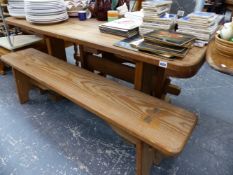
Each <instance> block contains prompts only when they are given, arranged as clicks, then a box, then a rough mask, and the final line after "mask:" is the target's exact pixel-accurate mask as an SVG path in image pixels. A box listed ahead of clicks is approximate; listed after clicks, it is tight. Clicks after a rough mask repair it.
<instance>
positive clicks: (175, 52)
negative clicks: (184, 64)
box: [136, 41, 189, 57]
mask: <svg viewBox="0 0 233 175" xmlns="http://www.w3.org/2000/svg"><path fill="white" fill-rule="evenodd" d="M136 47H137V48H138V49H139V50H142V51H147V52H150V53H154V54H158V55H161V54H162V55H167V56H170V57H185V56H186V54H187V53H188V50H189V49H188V48H181V47H172V46H170V47H169V46H165V45H159V44H154V43H150V42H147V41H143V42H141V43H140V44H138V45H137V46H136Z"/></svg>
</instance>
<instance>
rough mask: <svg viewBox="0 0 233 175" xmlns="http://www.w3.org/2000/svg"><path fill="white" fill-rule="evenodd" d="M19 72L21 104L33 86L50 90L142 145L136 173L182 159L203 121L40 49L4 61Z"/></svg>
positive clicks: (25, 51) (17, 73)
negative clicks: (164, 159)
mask: <svg viewBox="0 0 233 175" xmlns="http://www.w3.org/2000/svg"><path fill="white" fill-rule="evenodd" d="M1 60H2V61H3V62H5V63H7V64H9V65H11V66H12V68H13V73H14V76H15V80H16V85H17V91H18V96H19V100H20V102H21V103H25V102H27V101H28V100H29V95H28V92H29V90H30V89H31V85H32V82H34V81H36V82H37V83H39V84H41V85H43V86H46V87H47V88H49V89H51V90H52V91H55V92H56V93H58V94H60V95H62V96H64V97H66V98H67V99H69V100H71V101H73V102H74V103H76V104H77V105H79V106H81V107H83V108H85V109H87V110H88V111H91V112H92V113H94V114H96V115H97V116H99V117H100V118H102V119H103V120H105V121H107V122H108V123H109V124H110V125H111V126H112V127H113V128H114V129H116V130H117V132H118V133H119V134H121V135H122V136H123V137H125V138H126V139H128V140H129V141H131V142H132V143H133V144H135V145H136V173H137V175H141V174H143V175H147V174H149V172H150V167H151V165H152V163H153V162H154V163H159V161H160V160H161V157H163V156H175V155H177V154H179V153H180V152H181V151H182V150H183V148H184V146H185V144H186V142H187V140H188V139H189V137H190V135H191V132H192V130H193V128H194V127H195V125H196V122H197V117H196V116H195V115H194V114H193V113H190V112H188V111H186V110H184V109H182V108H179V107H175V106H174V105H171V104H168V103H166V102H164V101H162V100H159V99H156V98H154V97H151V96H149V95H146V94H144V93H142V92H139V91H137V90H134V89H130V88H127V87H124V86H121V85H119V84H118V83H116V82H113V81H111V80H109V79H106V78H104V77H101V76H99V75H96V74H94V73H91V72H89V71H87V70H84V69H81V68H79V67H77V66H74V65H70V64H68V63H66V62H64V61H61V60H58V59H56V58H55V57H52V56H49V55H47V54H45V53H42V52H40V51H37V50H35V49H26V50H22V51H18V52H14V53H10V54H7V55H4V56H2V58H1Z"/></svg>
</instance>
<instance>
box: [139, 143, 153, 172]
mask: <svg viewBox="0 0 233 175" xmlns="http://www.w3.org/2000/svg"><path fill="white" fill-rule="evenodd" d="M153 161H154V149H152V148H151V147H150V146H149V145H147V144H145V143H143V142H141V141H139V142H138V143H137V144H136V175H149V174H150V170H151V166H152V164H153Z"/></svg>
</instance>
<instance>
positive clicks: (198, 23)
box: [177, 12, 222, 42]
mask: <svg viewBox="0 0 233 175" xmlns="http://www.w3.org/2000/svg"><path fill="white" fill-rule="evenodd" d="M221 20H222V16H219V15H217V14H215V13H209V12H195V13H191V14H189V15H187V16H185V17H183V18H180V19H178V30H177V32H179V33H184V34H191V35H194V36H195V37H196V38H197V40H201V41H205V42H208V41H209V40H210V39H211V38H212V36H213V35H214V34H215V32H216V31H217V30H218V27H219V23H220V21H221Z"/></svg>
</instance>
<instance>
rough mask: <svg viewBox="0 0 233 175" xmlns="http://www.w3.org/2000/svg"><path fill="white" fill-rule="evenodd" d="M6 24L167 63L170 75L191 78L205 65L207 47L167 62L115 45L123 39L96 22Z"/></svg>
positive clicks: (13, 20)
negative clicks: (99, 27)
mask: <svg viewBox="0 0 233 175" xmlns="http://www.w3.org/2000/svg"><path fill="white" fill-rule="evenodd" d="M7 23H8V24H10V25H14V26H18V27H21V28H24V29H27V30H29V31H30V30H31V31H32V32H33V33H38V34H42V35H45V36H50V37H54V38H58V39H63V40H65V41H69V42H72V43H77V44H80V45H84V46H87V47H90V48H94V49H98V50H102V51H105V52H110V53H114V54H118V55H121V56H123V58H124V59H126V60H127V59H128V60H130V61H131V60H134V61H135V62H137V61H139V62H145V63H149V64H153V65H156V66H158V65H159V62H160V61H161V60H162V61H166V62H167V63H168V66H167V70H168V72H169V74H171V75H173V76H177V77H191V76H193V75H195V74H196V72H197V71H198V70H199V68H200V66H201V65H202V63H203V60H204V56H205V52H206V47H204V48H197V47H193V48H192V49H191V50H190V52H189V53H188V54H187V56H186V57H185V58H183V59H175V60H168V59H162V58H160V57H157V56H152V55H148V54H144V53H142V52H134V51H130V50H127V49H123V48H119V47H115V46H113V44H114V43H116V42H118V41H119V40H122V39H123V38H122V37H119V36H114V35H110V34H105V33H101V32H100V31H99V29H98V25H100V24H101V23H103V22H100V21H97V20H95V19H90V20H87V21H79V20H78V19H74V18H71V19H69V20H68V21H65V22H63V23H59V24H54V25H34V24H30V23H28V22H26V20H22V19H16V18H13V17H9V18H7Z"/></svg>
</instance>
